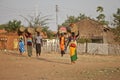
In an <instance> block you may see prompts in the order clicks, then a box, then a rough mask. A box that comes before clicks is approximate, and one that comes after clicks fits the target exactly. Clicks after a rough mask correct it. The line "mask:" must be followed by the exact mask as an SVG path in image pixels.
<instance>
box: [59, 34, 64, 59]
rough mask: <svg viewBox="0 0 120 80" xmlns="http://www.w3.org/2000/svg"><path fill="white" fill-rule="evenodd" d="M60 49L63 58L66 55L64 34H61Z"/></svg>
mask: <svg viewBox="0 0 120 80" xmlns="http://www.w3.org/2000/svg"><path fill="white" fill-rule="evenodd" d="M60 49H61V56H62V57H63V55H64V54H65V52H64V51H65V37H64V33H61V36H60Z"/></svg>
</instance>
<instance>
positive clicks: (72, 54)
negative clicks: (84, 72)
mask: <svg viewBox="0 0 120 80" xmlns="http://www.w3.org/2000/svg"><path fill="white" fill-rule="evenodd" d="M69 41H70V43H69V49H70V57H71V62H73V61H76V60H77V42H76V37H70V38H69Z"/></svg>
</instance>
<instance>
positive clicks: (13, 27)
mask: <svg viewBox="0 0 120 80" xmlns="http://www.w3.org/2000/svg"><path fill="white" fill-rule="evenodd" d="M20 26H21V21H17V20H13V21H9V22H8V24H7V26H6V27H5V30H6V31H8V32H15V31H17V30H18V28H19V27H20Z"/></svg>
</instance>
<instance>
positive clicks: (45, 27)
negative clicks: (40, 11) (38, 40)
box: [42, 26, 54, 39]
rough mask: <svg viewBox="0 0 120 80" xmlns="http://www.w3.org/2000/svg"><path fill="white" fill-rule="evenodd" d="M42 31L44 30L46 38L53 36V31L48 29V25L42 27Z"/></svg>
mask: <svg viewBox="0 0 120 80" xmlns="http://www.w3.org/2000/svg"><path fill="white" fill-rule="evenodd" d="M42 32H46V34H47V36H48V38H50V39H51V38H53V36H54V34H53V32H52V31H51V30H49V27H47V26H44V27H42Z"/></svg>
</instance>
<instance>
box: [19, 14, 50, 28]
mask: <svg viewBox="0 0 120 80" xmlns="http://www.w3.org/2000/svg"><path fill="white" fill-rule="evenodd" d="M21 17H23V18H24V19H25V20H26V21H27V22H28V24H29V26H30V27H37V26H46V24H48V23H47V21H49V20H50V19H48V18H47V17H48V16H43V17H42V16H41V14H38V15H37V16H30V15H29V16H28V17H29V18H26V17H24V16H22V15H21Z"/></svg>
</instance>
